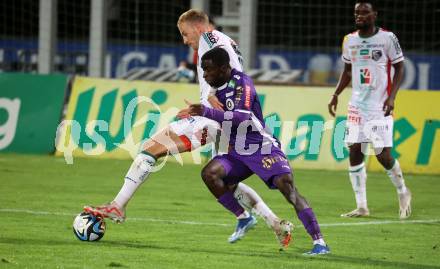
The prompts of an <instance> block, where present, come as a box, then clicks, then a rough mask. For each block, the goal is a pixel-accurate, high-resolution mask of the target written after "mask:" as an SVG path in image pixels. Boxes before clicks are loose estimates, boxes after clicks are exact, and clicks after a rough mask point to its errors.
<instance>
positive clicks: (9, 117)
mask: <svg viewBox="0 0 440 269" xmlns="http://www.w3.org/2000/svg"><path fill="white" fill-rule="evenodd" d="M67 80H68V79H67V76H66V75H32V74H19V73H9V74H6V73H4V74H0V151H3V152H22V153H50V152H53V151H54V150H55V135H56V134H55V133H56V130H57V126H58V123H59V121H60V117H61V112H62V109H63V103H64V96H65V92H66V85H67Z"/></svg>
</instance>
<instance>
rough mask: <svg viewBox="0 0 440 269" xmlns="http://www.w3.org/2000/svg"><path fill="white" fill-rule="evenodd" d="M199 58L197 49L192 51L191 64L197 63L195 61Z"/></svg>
mask: <svg viewBox="0 0 440 269" xmlns="http://www.w3.org/2000/svg"><path fill="white" fill-rule="evenodd" d="M198 59H199V54H198V53H197V50H195V51H194V53H193V64H195V65H197V61H198Z"/></svg>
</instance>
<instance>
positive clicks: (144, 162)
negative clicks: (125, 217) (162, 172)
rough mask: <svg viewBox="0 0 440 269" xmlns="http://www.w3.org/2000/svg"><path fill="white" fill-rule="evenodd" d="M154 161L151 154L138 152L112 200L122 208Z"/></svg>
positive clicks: (142, 180) (146, 175)
mask: <svg viewBox="0 0 440 269" xmlns="http://www.w3.org/2000/svg"><path fill="white" fill-rule="evenodd" d="M155 163H156V159H155V158H153V157H152V156H151V155H147V154H144V153H139V154H138V155H137V156H136V158H135V159H134V161H133V163H132V164H131V166H130V169H128V172H127V174H126V175H125V179H124V185H122V188H121V190H120V191H119V193H118V195H116V197H115V199H114V200H113V202H115V203H116V204H117V205H118V206H120V207H122V208H124V207H125V206H126V205H127V203H128V201H129V200H130V199H131V197H133V195H134V193H135V192H136V190H137V189H138V188H139V187H140V186H141V185H142V183H143V182H144V181H145V179H146V178H147V177H148V175H149V174H150V171H151V169H152V168H153V166H154V164H155Z"/></svg>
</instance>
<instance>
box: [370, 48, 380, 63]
mask: <svg viewBox="0 0 440 269" xmlns="http://www.w3.org/2000/svg"><path fill="white" fill-rule="evenodd" d="M381 57H382V51H381V50H373V51H372V52H371V58H373V60H375V61H379V59H380V58H381Z"/></svg>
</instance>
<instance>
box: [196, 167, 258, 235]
mask: <svg viewBox="0 0 440 269" xmlns="http://www.w3.org/2000/svg"><path fill="white" fill-rule="evenodd" d="M225 176H226V172H225V170H224V168H223V166H222V164H221V163H220V162H218V161H216V160H211V161H210V162H209V163H208V164H207V165H206V166H205V167H204V168H203V170H202V179H203V182H204V183H205V185H206V186H207V187H208V189H209V191H210V192H211V193H212V194H213V195H214V196H215V197H216V198H217V201H218V202H219V203H220V204H221V205H222V206H223V207H224V208H226V209H227V210H229V211H230V212H231V213H233V214H234V215H235V216H236V217H237V219H238V224H237V227H236V229H235V231H234V233H233V234H232V235H231V236H230V237H229V239H228V241H229V243H235V242H237V241H238V240H240V239H242V238H243V237H244V236H245V235H246V233H247V231H248V230H250V229H251V228H253V227H254V226H255V225H256V223H257V221H256V219H255V217H254V216H252V215H250V214H249V213H248V212H247V211H246V210H245V209H244V208H243V207H242V206H241V205H240V204H239V203H238V201H237V199H236V198H235V197H234V192H233V191H234V190H233V189H232V188H230V186H228V185H226V184H225V183H224V182H223V178H224V177H225Z"/></svg>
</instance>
